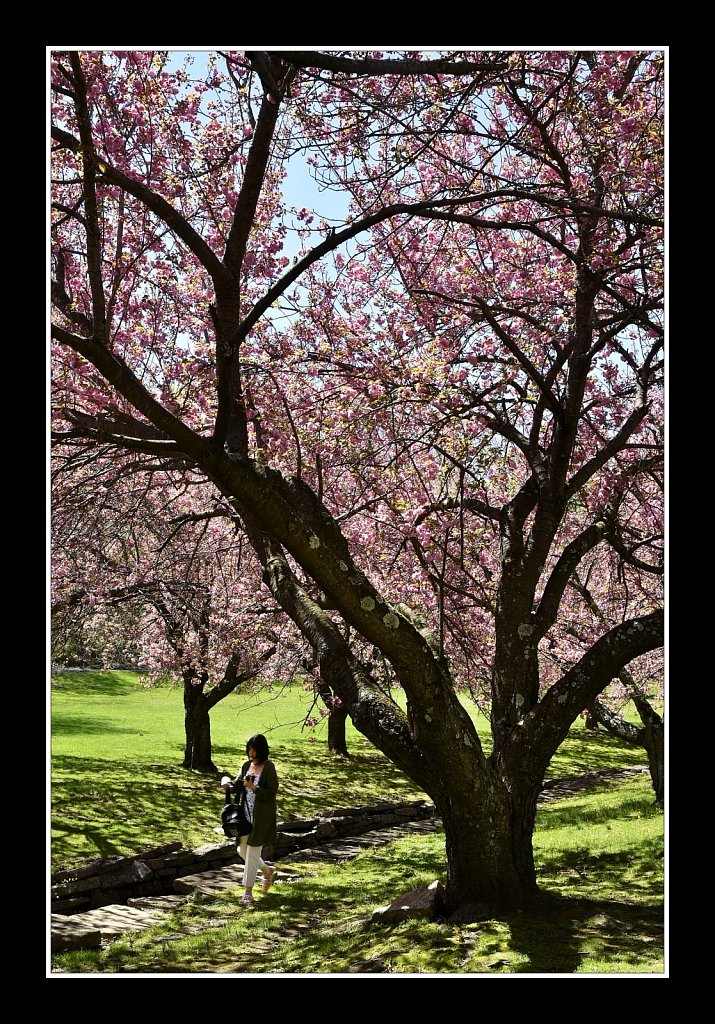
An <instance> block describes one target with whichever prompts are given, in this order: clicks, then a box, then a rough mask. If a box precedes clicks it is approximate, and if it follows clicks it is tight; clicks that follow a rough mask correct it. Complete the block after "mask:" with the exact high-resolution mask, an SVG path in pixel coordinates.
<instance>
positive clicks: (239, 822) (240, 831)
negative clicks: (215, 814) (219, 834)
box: [221, 791, 251, 839]
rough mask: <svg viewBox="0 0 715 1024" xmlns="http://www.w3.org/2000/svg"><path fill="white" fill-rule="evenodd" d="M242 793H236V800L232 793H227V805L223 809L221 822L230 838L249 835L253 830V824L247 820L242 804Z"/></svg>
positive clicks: (224, 831)
mask: <svg viewBox="0 0 715 1024" xmlns="http://www.w3.org/2000/svg"><path fill="white" fill-rule="evenodd" d="M240 800H241V794H240V793H237V794H236V802H235V803H234V802H233V801H232V799H231V793H230V791H228V792H227V793H226V806H225V807H224V809H223V810H222V811H221V824H222V825H223V834H224V835H225V836H228V838H229V839H238V838H239V836H247V835H248V834H249V832H250V831H251V825H250V823H249V822H248V821H246V819H245V817H244V815H243V810H242V808H241V806H240Z"/></svg>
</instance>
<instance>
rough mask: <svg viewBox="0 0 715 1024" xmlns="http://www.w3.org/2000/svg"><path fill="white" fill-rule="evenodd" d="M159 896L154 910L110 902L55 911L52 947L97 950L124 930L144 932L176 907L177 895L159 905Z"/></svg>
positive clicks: (55, 948) (54, 949)
mask: <svg viewBox="0 0 715 1024" xmlns="http://www.w3.org/2000/svg"><path fill="white" fill-rule="evenodd" d="M161 899H162V897H160V896H157V897H155V899H154V900H153V903H154V906H153V907H152V908H151V909H142V908H141V907H137V906H133V907H132V906H128V905H127V906H125V905H124V904H123V903H110V904H109V905H108V906H106V907H98V908H96V909H95V910H85V911H83V912H82V913H81V914H71V915H70V916H66V915H64V914H52V922H51V948H52V950H53V951H60V950H65V949H96V948H97V947H98V946H100V945H101V943H102V942H103V941H106V940H109V939H114V938H116V937H117V936H118V935H123V934H124V933H125V932H136V931H141V930H142V929H143V928H148V927H149V926H150V925H152V924H159V922H160V921H162V920H163V918H164V916H165V914H167V913H168V912H169V911H170V910H173V908H174V906H175V901H176V898H175V897H173V896H169V897H166V899H168V900H170V901H173V902H171V903H166V904H164V906H163V908H162V909H159V908H158V901H159V900H161Z"/></svg>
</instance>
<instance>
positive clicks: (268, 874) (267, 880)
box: [261, 868, 278, 892]
mask: <svg viewBox="0 0 715 1024" xmlns="http://www.w3.org/2000/svg"><path fill="white" fill-rule="evenodd" d="M277 874H278V868H270V869H268V868H266V869H265V871H264V872H263V881H262V882H261V889H263V891H264V892H268V890H269V889H270V887H271V886H272V885H273V882H274V880H275V877H276V875H277Z"/></svg>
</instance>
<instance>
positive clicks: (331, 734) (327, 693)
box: [317, 679, 350, 757]
mask: <svg viewBox="0 0 715 1024" xmlns="http://www.w3.org/2000/svg"><path fill="white" fill-rule="evenodd" d="M317 688H318V693H319V694H320V697H321V699H322V701H323V704H325V706H326V708H327V709H328V750H330V751H331V752H332V753H333V754H340V755H341V756H342V757H350V754H349V753H348V745H347V739H346V737H345V723H346V722H347V717H348V710H347V708H346V707H345V706H344V704H343V703H342V702H341V700H340V698H339V697H336V695H335V693H334V692H333V690H332V688H331V687H330V684H329V683H326V682H325V680H324V679H318V682H317Z"/></svg>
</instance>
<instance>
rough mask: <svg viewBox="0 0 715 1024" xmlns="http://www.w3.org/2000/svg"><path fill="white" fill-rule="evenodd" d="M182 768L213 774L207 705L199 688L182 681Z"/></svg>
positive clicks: (209, 720)
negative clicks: (183, 743)
mask: <svg viewBox="0 0 715 1024" xmlns="http://www.w3.org/2000/svg"><path fill="white" fill-rule="evenodd" d="M184 732H185V736H186V746H185V748H184V762H183V767H184V768H193V770H194V771H197V772H215V771H216V770H217V769H216V765H215V764H214V763H213V761H212V759H211V718H210V716H209V704H208V702H207V700H206V697H205V695H204V693H203V688H202V687H201V686H193V685H192V683H191V680H190V679H184Z"/></svg>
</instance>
